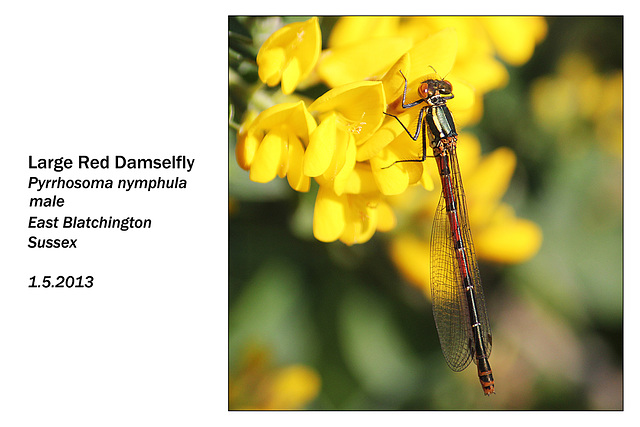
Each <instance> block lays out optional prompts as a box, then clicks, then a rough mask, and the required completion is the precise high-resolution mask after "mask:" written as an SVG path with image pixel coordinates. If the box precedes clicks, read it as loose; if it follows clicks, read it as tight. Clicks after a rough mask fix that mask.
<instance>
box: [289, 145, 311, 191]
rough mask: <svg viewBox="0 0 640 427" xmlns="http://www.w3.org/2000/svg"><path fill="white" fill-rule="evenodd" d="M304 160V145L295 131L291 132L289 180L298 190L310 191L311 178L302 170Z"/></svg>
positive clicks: (292, 186)
mask: <svg viewBox="0 0 640 427" xmlns="http://www.w3.org/2000/svg"><path fill="white" fill-rule="evenodd" d="M303 162H304V146H303V145H302V142H301V141H300V140H299V139H298V137H297V136H295V135H294V134H293V133H290V134H289V170H288V171H287V180H288V181H289V185H290V186H291V188H293V189H294V190H296V191H301V192H307V191H309V185H310V180H309V177H308V176H306V175H305V174H304V173H303V172H302V165H303Z"/></svg>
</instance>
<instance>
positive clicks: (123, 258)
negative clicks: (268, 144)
mask: <svg viewBox="0 0 640 427" xmlns="http://www.w3.org/2000/svg"><path fill="white" fill-rule="evenodd" d="M214 3H215V2H190V1H181V2H177V1H175V2H174V1H171V2H168V1H156V2H151V1H108V2H106V1H105V2H93V1H92V2H88V1H55V2H53V1H51V2H45V1H39V2H33V1H22V2H18V1H15V2H2V5H1V6H0V106H1V107H0V108H1V110H0V113H1V115H0V128H1V134H0V144H1V145H0V146H1V149H2V153H1V155H0V171H1V173H2V175H1V177H0V186H1V187H0V198H1V204H0V212H1V218H0V245H1V249H2V257H1V258H0V425H2V426H52V425H65V426H116V425H117V426H142V425H154V426H158V425H163V426H164V425H183V426H195V425H212V424H211V419H212V415H211V414H212V412H213V409H214V408H222V409H226V405H227V400H226V391H227V378H226V372H227V369H226V366H227V355H226V350H225V349H226V345H225V344H226V337H227V333H226V332H227V328H226V306H227V267H226V266H227V262H226V256H227V250H226V246H227V245H226V244H227V234H226V226H227V212H228V204H227V182H228V179H227V175H226V174H227V166H226V165H227V127H226V119H227V112H226V101H227V93H226V86H227V84H226V76H227V72H226V68H225V67H226V55H227V54H226V43H223V44H221V43H214V39H217V40H218V41H222V40H225V39H226V28H227V16H226V15H222V14H216V13H214V7H213V6H212V5H213V4H214ZM216 58H217V60H216ZM214 106H215V108H214ZM215 117H218V120H215ZM221 126H222V127H221ZM29 155H32V156H34V157H36V158H39V157H42V158H57V157H69V158H72V159H73V160H74V163H76V164H77V157H78V156H79V155H88V156H92V157H99V158H103V157H104V156H106V155H109V156H110V157H111V158H112V159H111V162H112V164H113V162H114V161H115V159H114V157H115V156H116V155H123V156H126V157H132V158H165V157H171V156H173V155H186V156H187V157H190V158H193V159H195V165H194V168H193V170H192V171H191V172H189V173H187V172H186V171H184V170H175V171H172V170H154V171H148V170H147V171H144V170H138V171H135V170H134V171H126V170H116V169H109V170H96V171H83V170H78V169H77V168H74V169H72V170H70V171H66V172H63V173H61V174H58V173H55V172H53V171H37V170H35V171H34V170H30V169H29V168H28V156H29ZM32 175H33V176H39V177H41V178H47V177H49V178H56V177H57V176H62V177H64V178H72V179H75V178H83V179H84V178H111V179H113V180H114V181H115V182H117V179H119V178H157V177H159V176H162V177H164V178H168V179H173V178H175V177H176V176H180V177H182V178H185V179H187V181H188V185H187V189H186V190H155V191H151V192H147V191H140V190H138V191H135V192H133V191H132V192H129V193H128V192H125V191H123V190H116V189H112V190H54V191H52V190H49V191H47V192H46V193H45V192H43V193H40V194H38V193H37V192H36V191H35V190H29V189H28V187H27V184H28V179H29V177H30V176H32ZM53 194H56V195H58V196H62V197H64V199H65V202H66V203H65V206H64V207H63V208H48V209H44V208H40V209H35V208H29V207H28V204H29V198H30V197H34V196H47V197H51V196H52V195H53ZM32 215H38V216H40V217H54V216H60V217H62V216H65V215H71V216H75V215H77V216H80V217H86V216H89V215H91V216H94V217H99V216H106V217H109V216H113V217H124V216H134V217H138V218H151V220H152V222H153V225H152V228H151V229H149V230H133V231H128V232H121V231H118V230H88V231H87V230H71V231H69V230H63V229H59V230H30V229H29V228H28V227H27V224H28V218H29V216H32ZM214 227H215V229H216V233H215V239H214ZM31 235H36V236H38V237H52V238H56V237H72V238H78V248H77V249H29V248H27V241H28V238H29V236H31ZM34 275H35V276H38V277H39V278H41V277H42V276H44V275H52V276H57V275H73V276H79V275H93V276H94V278H95V285H94V287H93V288H92V289H53V288H48V289H45V288H40V289H30V288H28V287H27V286H28V283H29V277H31V276H34ZM219 374H222V375H219Z"/></svg>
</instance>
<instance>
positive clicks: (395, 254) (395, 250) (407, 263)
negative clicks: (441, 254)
mask: <svg viewBox="0 0 640 427" xmlns="http://www.w3.org/2000/svg"><path fill="white" fill-rule="evenodd" d="M389 250H390V252H391V259H392V260H393V263H394V264H395V265H396V267H397V268H398V270H400V273H402V275H403V276H404V277H405V278H406V279H407V280H408V281H409V283H411V284H412V285H414V286H416V287H418V288H419V289H421V290H422V291H423V292H424V293H425V295H427V297H428V298H431V292H430V290H429V268H428V265H429V260H430V259H431V257H430V254H429V244H428V243H426V242H423V241H421V240H419V239H418V238H417V237H415V236H413V235H411V234H406V233H403V234H400V235H398V236H396V237H395V238H394V239H393V240H392V241H391V245H390V248H389Z"/></svg>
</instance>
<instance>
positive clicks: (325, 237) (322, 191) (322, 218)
mask: <svg viewBox="0 0 640 427" xmlns="http://www.w3.org/2000/svg"><path fill="white" fill-rule="evenodd" d="M346 198H347V196H338V195H336V193H334V192H333V190H332V189H331V187H327V186H323V185H321V186H320V188H319V189H318V195H317V196H316V204H315V207H314V210H313V235H314V236H315V237H316V239H318V240H320V241H321V242H333V241H334V240H337V239H338V237H340V235H341V234H342V232H343V231H344V228H345V224H346Z"/></svg>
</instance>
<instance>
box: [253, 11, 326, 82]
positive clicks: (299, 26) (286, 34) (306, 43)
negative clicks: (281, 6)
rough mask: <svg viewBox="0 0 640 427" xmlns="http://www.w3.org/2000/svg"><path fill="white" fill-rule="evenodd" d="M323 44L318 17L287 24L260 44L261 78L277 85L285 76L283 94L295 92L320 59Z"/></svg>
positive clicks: (259, 71)
mask: <svg viewBox="0 0 640 427" xmlns="http://www.w3.org/2000/svg"><path fill="white" fill-rule="evenodd" d="M321 45H322V39H321V35H320V26H319V24H318V18H316V17H313V18H311V19H309V20H307V21H305V22H294V23H291V24H288V25H285V26H284V27H282V28H280V29H279V30H278V31H276V32H275V33H273V34H272V35H271V36H270V37H269V38H268V39H267V40H266V41H265V42H264V43H263V45H262V46H261V47H260V51H259V52H258V56H257V58H256V62H257V63H258V76H259V77H260V80H262V81H263V82H265V83H267V84H268V85H269V86H274V85H276V84H277V83H278V82H279V81H280V78H281V77H282V78H283V79H284V80H283V86H282V91H283V93H285V94H289V93H291V92H293V91H294V90H295V87H296V86H297V85H298V83H299V82H300V81H301V80H302V79H304V78H305V77H306V76H307V75H308V74H309V73H310V72H311V70H312V69H313V67H314V66H315V64H316V62H317V61H318V58H319V56H320V49H321Z"/></svg>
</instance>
